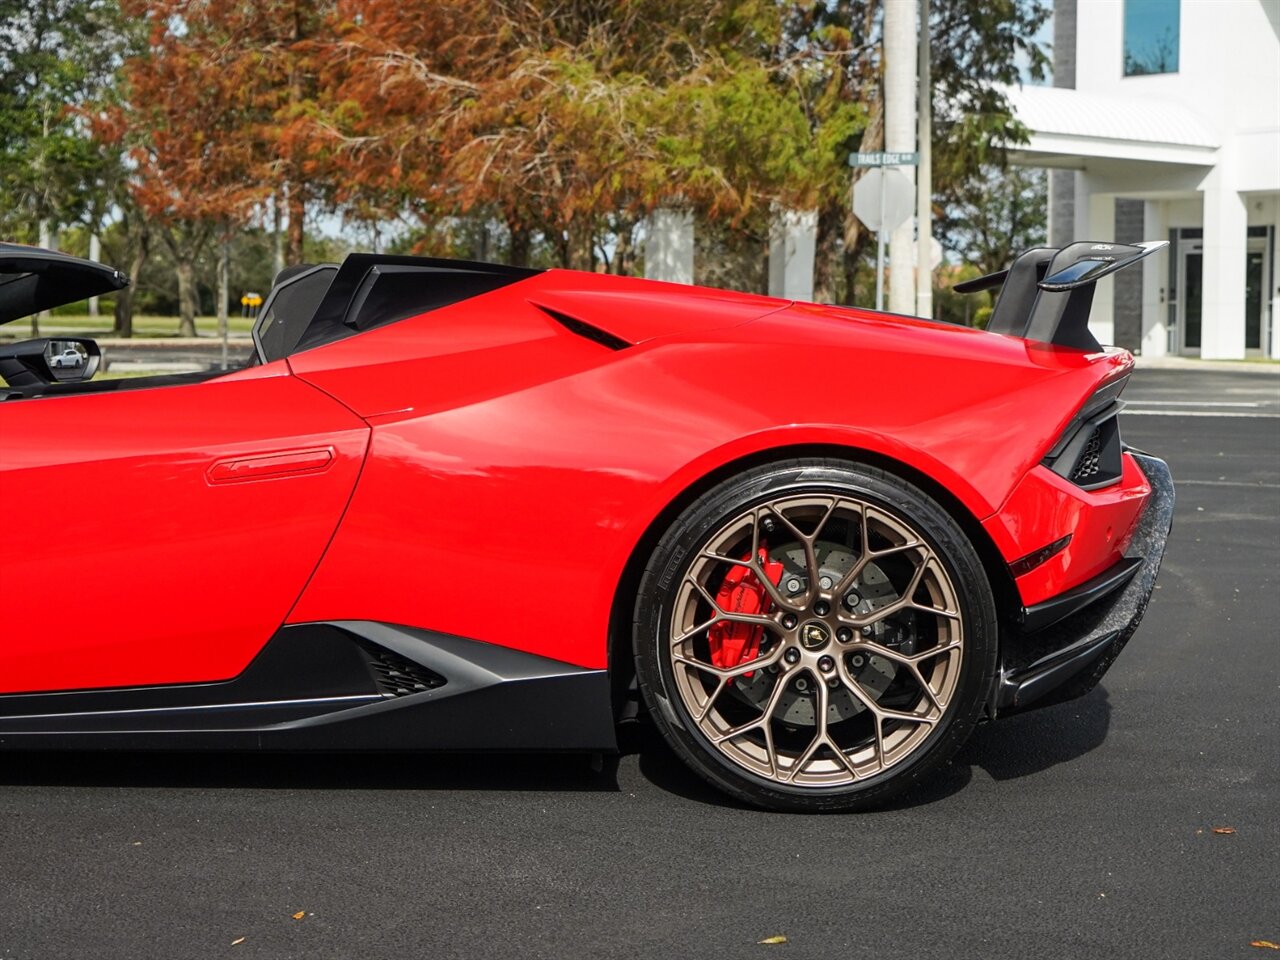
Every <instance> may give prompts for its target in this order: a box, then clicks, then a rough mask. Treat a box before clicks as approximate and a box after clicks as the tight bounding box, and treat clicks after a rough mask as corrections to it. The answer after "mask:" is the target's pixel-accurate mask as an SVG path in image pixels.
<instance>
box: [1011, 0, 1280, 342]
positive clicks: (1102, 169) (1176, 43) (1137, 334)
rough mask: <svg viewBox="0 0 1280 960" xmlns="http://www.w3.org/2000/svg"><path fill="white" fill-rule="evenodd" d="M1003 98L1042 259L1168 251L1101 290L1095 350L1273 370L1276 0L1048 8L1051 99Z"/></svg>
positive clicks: (1106, 1)
mask: <svg viewBox="0 0 1280 960" xmlns="http://www.w3.org/2000/svg"><path fill="white" fill-rule="evenodd" d="M1010 98H1011V100H1013V102H1014V106H1015V109H1016V112H1017V115H1018V117H1019V119H1020V120H1021V121H1022V122H1023V123H1024V124H1025V125H1026V126H1027V127H1028V128H1029V129H1030V131H1031V139H1030V143H1029V144H1028V145H1027V146H1026V147H1025V148H1024V149H1022V150H1020V151H1019V153H1018V154H1017V156H1016V162H1019V163H1023V164H1026V165H1031V166H1042V167H1049V168H1050V169H1051V171H1052V173H1051V175H1050V181H1051V183H1050V225H1049V231H1050V243H1051V245H1054V246H1057V245H1061V244H1063V243H1066V242H1068V241H1070V240H1072V239H1088V240H1111V239H1114V240H1117V241H1119V242H1132V241H1136V240H1140V239H1147V240H1160V239H1168V240H1169V241H1170V244H1169V248H1168V250H1167V251H1164V252H1162V253H1160V254H1159V255H1157V256H1153V257H1151V258H1149V259H1148V260H1147V261H1146V262H1145V264H1144V268H1143V270H1142V272H1141V274H1139V273H1138V271H1137V269H1135V270H1132V271H1127V273H1132V274H1133V276H1126V274H1125V273H1121V274H1119V275H1117V276H1116V278H1115V280H1114V281H1113V282H1112V283H1111V284H1107V283H1102V284H1099V286H1098V290H1097V293H1096V295H1095V299H1094V307H1093V318H1092V321H1091V325H1092V326H1093V327H1094V331H1095V333H1096V335H1097V336H1098V338H1099V339H1100V340H1102V341H1103V342H1104V343H1107V342H1111V343H1118V344H1120V345H1122V346H1125V347H1128V348H1130V349H1132V350H1135V351H1140V352H1141V353H1143V354H1144V355H1147V356H1151V355H1161V354H1165V353H1177V354H1190V355H1199V356H1203V357H1212V358H1241V357H1246V356H1258V355H1262V356H1271V357H1276V358H1280V331H1277V330H1276V329H1275V327H1276V326H1277V324H1280V249H1278V247H1280V244H1278V243H1277V237H1276V233H1277V224H1278V223H1280V0H1057V2H1056V4H1055V11H1054V87H1024V88H1022V89H1019V90H1014V91H1011V94H1010Z"/></svg>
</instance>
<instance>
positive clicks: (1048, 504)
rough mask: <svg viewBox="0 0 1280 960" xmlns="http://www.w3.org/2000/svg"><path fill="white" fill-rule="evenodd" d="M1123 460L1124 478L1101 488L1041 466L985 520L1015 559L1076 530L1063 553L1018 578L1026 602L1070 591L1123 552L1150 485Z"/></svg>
mask: <svg viewBox="0 0 1280 960" xmlns="http://www.w3.org/2000/svg"><path fill="white" fill-rule="evenodd" d="M1122 462H1123V464H1124V473H1123V475H1122V476H1121V478H1120V482H1119V483H1117V484H1114V485H1113V486H1110V487H1104V488H1102V489H1100V490H1081V489H1080V488H1079V487H1077V486H1076V485H1075V484H1073V483H1071V482H1070V481H1068V480H1064V479H1063V478H1062V477H1060V476H1058V475H1057V474H1056V473H1054V472H1053V471H1051V470H1049V469H1047V468H1045V467H1036V468H1034V469H1033V470H1032V471H1031V472H1030V473H1028V474H1027V475H1026V477H1025V478H1024V479H1023V480H1022V482H1021V483H1019V484H1018V488H1017V489H1016V490H1015V491H1014V492H1013V494H1012V495H1011V496H1010V497H1009V501H1008V502H1007V503H1006V504H1005V505H1004V508H1003V509H1002V510H1001V511H1000V512H999V513H998V514H997V515H996V516H994V517H991V518H990V519H989V520H988V521H987V522H986V524H985V527H986V530H987V532H988V533H989V534H990V535H991V539H992V540H993V541H994V542H995V544H996V546H997V547H999V548H1000V550H1001V552H1002V553H1003V554H1004V555H1005V556H1006V557H1009V558H1015V559H1016V558H1018V557H1025V556H1026V555H1027V554H1029V553H1032V552H1033V551H1035V550H1038V549H1040V548H1041V547H1044V546H1047V545H1048V544H1050V543H1053V542H1054V541H1056V540H1058V539H1059V538H1060V537H1062V536H1064V535H1065V534H1068V533H1069V534H1071V542H1070V543H1068V544H1067V546H1066V547H1065V548H1064V549H1063V550H1062V551H1061V552H1059V553H1057V554H1055V555H1054V556H1053V557H1051V558H1050V559H1049V560H1047V561H1046V562H1045V563H1043V564H1041V565H1040V566H1038V567H1036V568H1035V569H1034V570H1032V571H1031V572H1030V573H1027V574H1025V575H1024V576H1021V577H1019V578H1018V580H1017V583H1018V592H1019V593H1020V594H1021V595H1022V602H1023V604H1024V605H1026V606H1030V605H1031V604H1035V603H1039V602H1040V601H1042V600H1047V599H1049V598H1050V597H1052V596H1055V595H1057V594H1059V593H1062V592H1063V591H1064V590H1070V589H1071V588H1072V587H1074V586H1077V585H1078V584H1081V583H1083V582H1084V581H1086V580H1088V579H1089V578H1091V577H1094V576H1097V575H1098V574H1100V573H1102V572H1103V571H1104V570H1106V569H1107V568H1108V567H1110V566H1113V565H1114V564H1116V563H1117V562H1119V560H1120V558H1121V557H1122V556H1123V555H1124V550H1125V547H1127V546H1128V544H1129V537H1130V535H1131V534H1132V533H1133V527H1134V524H1135V523H1136V522H1137V520H1138V515H1139V514H1140V513H1141V512H1142V508H1143V506H1145V505H1146V502H1147V497H1148V496H1149V495H1150V493H1151V487H1150V485H1149V484H1148V483H1147V478H1146V477H1145V476H1144V475H1143V473H1142V470H1140V469H1139V468H1138V466H1137V464H1135V463H1134V462H1133V458H1132V457H1130V456H1129V455H1128V454H1127V453H1126V454H1123V455H1122Z"/></svg>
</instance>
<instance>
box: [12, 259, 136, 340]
mask: <svg viewBox="0 0 1280 960" xmlns="http://www.w3.org/2000/svg"><path fill="white" fill-rule="evenodd" d="M128 285H129V278H128V277H126V276H125V275H124V274H123V273H121V272H120V271H119V270H117V269H115V268H114V267H108V266H106V265H105V264H101V263H95V262H94V261H92V260H81V259H80V258H79V257H72V256H68V255H67V254H65V253H58V252H57V251H56V250H44V249H41V248H40V247H27V246H23V245H22V244H18V243H0V323H9V322H10V321H11V320H19V319H21V318H22V317H29V316H31V315H32V314H33V313H39V312H40V311H41V310H50V309H52V308H54V307H60V306H62V305H63V304H64V303H75V302H76V301H78V300H87V299H89V297H96V296H99V295H100V294H104V293H110V292H111V291H113V290H121V289H123V288H124V287H127V286H128Z"/></svg>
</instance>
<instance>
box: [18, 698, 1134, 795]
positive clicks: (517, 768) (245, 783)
mask: <svg viewBox="0 0 1280 960" xmlns="http://www.w3.org/2000/svg"><path fill="white" fill-rule="evenodd" d="M1110 717H1111V706H1110V703H1109V701H1108V699H1107V694H1106V690H1105V689H1103V688H1101V687H1100V688H1098V689H1096V690H1094V691H1093V693H1091V694H1090V695H1089V696H1087V697H1085V698H1083V699H1081V700H1078V701H1075V702H1072V703H1067V704H1061V705H1059V706H1055V707H1049V708H1047V709H1044V710H1038V711H1033V712H1031V713H1028V714H1024V715H1022V716H1016V717H1010V718H1008V719H1004V720H1001V721H999V722H997V723H992V724H984V725H982V726H980V727H978V729H977V730H976V731H975V732H974V734H973V736H972V737H971V738H970V740H969V742H968V743H967V744H965V746H964V747H963V748H961V750H960V753H959V754H957V755H956V757H955V758H954V759H953V760H952V761H951V762H950V763H949V764H947V765H946V766H945V767H943V768H942V769H941V770H939V771H936V772H935V773H934V774H933V775H931V776H930V777H929V778H928V779H927V780H926V781H925V782H924V783H922V784H920V785H918V786H917V787H915V788H914V789H912V790H911V791H910V792H908V793H907V794H905V795H903V796H902V797H900V798H899V799H898V800H897V801H895V802H893V803H892V804H891V805H890V808H891V809H909V808H911V807H916V806H921V805H924V804H929V803H934V802H936V801H938V800H942V799H945V798H947V797H949V796H951V795H952V794H955V793H957V792H958V791H960V790H962V789H964V787H965V786H966V785H967V784H968V783H969V781H970V780H971V779H972V776H973V768H974V767H979V768H981V769H983V770H985V771H986V772H987V773H988V774H989V775H990V776H991V777H992V778H994V779H996V780H1012V779H1016V778H1018V777H1024V776H1030V775H1034V774H1036V773H1039V772H1041V771H1043V770H1047V769H1049V768H1050V767H1053V766H1055V765H1057V764H1059V763H1063V762H1065V761H1068V760H1073V759H1075V758H1077V757H1080V756H1082V755H1084V754H1086V753H1088V752H1089V751H1091V750H1093V749H1095V748H1096V747H1098V746H1099V745H1101V744H1102V742H1103V740H1104V739H1105V738H1106V734H1107V728H1108V726H1109V724H1110ZM620 741H621V748H622V755H623V756H624V757H626V756H633V755H638V765H639V772H640V775H641V776H642V777H643V778H644V779H645V780H646V781H648V782H649V783H651V784H652V785H653V786H655V787H657V788H658V789H659V790H663V791H665V792H667V793H671V794H675V795H676V796H680V797H683V798H685V799H688V800H692V801H695V802H698V803H706V804H710V805H715V806H726V807H740V806H741V805H740V804H738V803H737V802H736V801H734V800H731V799H730V798H728V797H726V796H724V795H722V794H721V793H720V792H719V791H717V790H715V789H714V788H713V787H711V786H710V785H709V784H707V783H706V782H705V781H703V780H702V778H701V777H699V776H698V775H697V774H695V773H693V772H692V771H690V770H689V769H688V768H687V767H685V766H684V764H683V763H682V762H681V761H680V760H679V758H677V757H676V755H675V754H674V753H672V752H671V750H670V749H669V748H668V747H667V746H666V744H665V743H664V742H663V741H662V739H661V738H660V737H659V735H658V734H657V732H656V731H655V730H654V729H653V728H652V727H651V726H650V725H648V724H637V725H632V726H631V727H629V728H626V729H623V730H622V731H621V733H620ZM618 765H619V758H617V757H604V758H603V763H602V768H601V769H599V770H597V769H593V768H592V764H591V758H590V757H588V756H584V755H581V754H406V753H386V754H371V753H363V754H220V753H24V752H17V753H10V754H8V755H7V756H4V757H3V759H2V760H0V784H2V785H8V786H34V785H40V786H50V785H53V786H75V787H136V788H152V787H203V788H215V789H216V788H223V789H266V790H285V789H288V790H459V791H464V790H494V791H504V790H505V791H512V792H522V791H546V792H605V793H611V792H616V791H617V790H618V789H619V787H618Z"/></svg>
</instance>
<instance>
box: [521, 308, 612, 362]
mask: <svg viewBox="0 0 1280 960" xmlns="http://www.w3.org/2000/svg"><path fill="white" fill-rule="evenodd" d="M534 306H535V307H537V308H538V309H539V310H541V311H542V312H543V313H545V314H546V315H547V316H548V317H550V318H551V319H552V320H554V321H555V322H556V323H558V324H560V326H562V327H564V328H565V329H566V330H568V331H569V332H570V333H576V334H577V335H578V336H580V337H582V338H583V339H584V340H591V341H594V342H595V343H598V344H600V345H601V346H602V347H608V348H609V349H610V350H625V349H627V347H630V346H633V344H631V343H629V342H627V341H626V340H623V339H622V338H621V337H615V336H614V335H613V334H612V333H609V332H608V331H606V330H601V329H600V328H599V327H593V326H592V325H591V324H589V323H587V322H585V321H583V320H579V319H578V318H577V317H571V316H569V315H568V314H567V313H561V312H560V311H559V310H553V309H551V308H550V307H544V306H543V305H542V304H540V303H535V304H534Z"/></svg>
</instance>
